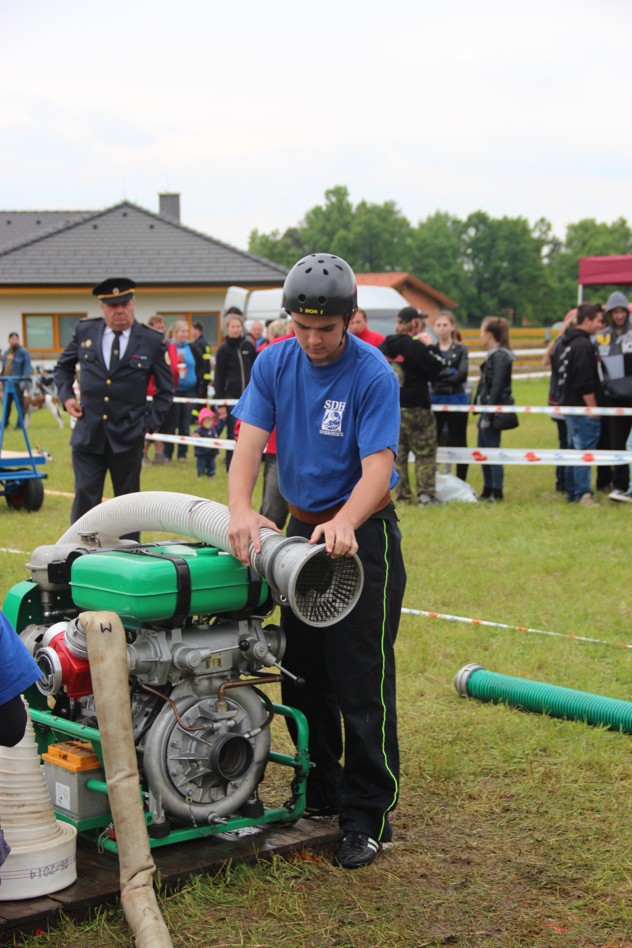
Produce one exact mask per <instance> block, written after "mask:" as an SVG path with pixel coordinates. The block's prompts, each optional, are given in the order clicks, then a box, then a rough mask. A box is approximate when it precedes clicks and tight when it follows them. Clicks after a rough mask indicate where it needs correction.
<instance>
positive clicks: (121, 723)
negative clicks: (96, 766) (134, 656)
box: [79, 612, 173, 948]
mask: <svg viewBox="0 0 632 948" xmlns="http://www.w3.org/2000/svg"><path fill="white" fill-rule="evenodd" d="M79 621H80V622H81V624H82V626H83V627H84V629H85V632H86V639H87V643H88V658H89V661H90V671H91V673H92V685H93V691H94V699H95V704H96V711H97V716H98V719H99V730H100V732H101V746H102V749H103V764H104V768H105V776H106V781H107V787H108V799H109V802H110V812H111V813H112V819H113V821H114V828H115V830H116V841H117V845H118V849H119V871H120V879H121V905H122V907H123V911H124V912H125V917H126V919H127V922H128V925H129V927H130V928H131V930H132V935H133V936H134V940H135V944H136V946H137V948H171V946H172V944H173V943H172V941H171V937H170V935H169V931H168V930H167V926H166V925H165V923H164V921H163V919H162V915H161V914H160V909H159V908H158V903H157V901H156V894H155V892H154V889H153V885H152V880H153V877H154V873H155V871H156V866H155V864H154V860H153V858H152V855H151V849H150V847H149V839H148V836H147V827H146V825H145V818H144V815H143V807H142V802H141V796H140V778H139V775H138V764H137V762H136V750H135V747H134V737H133V731H132V713H131V708H130V701H129V692H128V682H127V676H128V668H127V649H126V645H125V631H124V629H123V625H122V624H121V620H120V619H119V617H118V616H117V614H116V613H115V612H84V613H82V614H81V615H80V616H79Z"/></svg>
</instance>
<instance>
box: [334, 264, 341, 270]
mask: <svg viewBox="0 0 632 948" xmlns="http://www.w3.org/2000/svg"><path fill="white" fill-rule="evenodd" d="M334 266H336V267H338V269H339V270H342V267H341V266H340V264H339V263H336V264H334Z"/></svg>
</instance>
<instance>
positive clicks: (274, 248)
mask: <svg viewBox="0 0 632 948" xmlns="http://www.w3.org/2000/svg"><path fill="white" fill-rule="evenodd" d="M248 250H249V251H250V253H256V254H257V255H258V256H259V257H265V259H266V260H272V262H273V263H279V264H281V266H283V267H287V268H288V269H289V268H290V267H291V266H293V265H294V264H295V263H296V261H297V260H298V259H299V257H302V256H303V255H304V254H305V252H306V251H305V249H304V247H303V244H302V242H301V233H300V230H299V229H298V227H290V228H288V230H286V231H285V233H284V234H280V233H279V231H278V230H273V231H271V232H270V233H269V234H262V233H260V232H259V231H258V230H253V231H251V232H250V238H249V240H248Z"/></svg>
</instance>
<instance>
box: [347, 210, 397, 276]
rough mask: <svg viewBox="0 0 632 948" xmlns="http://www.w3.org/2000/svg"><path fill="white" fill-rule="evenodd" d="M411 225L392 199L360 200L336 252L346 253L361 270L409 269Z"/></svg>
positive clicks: (359, 270) (354, 266) (358, 270)
mask: <svg viewBox="0 0 632 948" xmlns="http://www.w3.org/2000/svg"><path fill="white" fill-rule="evenodd" d="M411 234H412V227H411V225H410V221H409V220H408V219H407V218H406V217H404V215H403V214H402V213H401V211H400V210H399V209H398V208H397V205H396V204H395V203H394V202H393V201H385V202H384V204H369V203H368V202H367V201H360V203H359V204H358V205H357V207H356V208H355V210H354V213H353V219H352V222H351V227H350V228H349V230H348V231H347V232H346V233H340V235H339V238H338V241H337V243H336V245H335V253H339V254H340V256H341V257H344V258H345V260H347V261H348V262H349V263H350V264H351V266H352V267H353V268H354V270H356V271H357V272H358V273H380V272H382V271H385V270H402V269H406V268H407V265H408V259H409V257H410V243H411Z"/></svg>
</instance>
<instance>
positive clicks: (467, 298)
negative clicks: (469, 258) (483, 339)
mask: <svg viewBox="0 0 632 948" xmlns="http://www.w3.org/2000/svg"><path fill="white" fill-rule="evenodd" d="M465 251H466V244H465V224H464V223H463V221H462V220H459V218H458V217H453V216H452V215H450V214H446V213H444V212H443V211H437V212H436V213H434V214H431V215H430V216H429V217H427V218H426V219H425V220H423V221H419V223H418V224H417V227H416V228H415V230H414V231H413V234H412V244H411V252H410V258H409V263H408V266H407V268H406V269H407V270H408V271H409V272H410V273H412V274H413V275H414V276H416V277H418V278H419V279H420V280H423V281H424V282H425V283H429V284H430V285H431V286H433V287H435V288H436V289H438V290H441V292H443V293H445V294H446V296H451V297H452V299H453V300H455V301H456V302H457V303H458V310H457V312H456V315H457V317H458V319H459V322H461V323H463V324H464V325H465V324H466V323H467V321H468V314H469V312H470V310H471V307H472V302H473V298H474V294H473V290H472V285H471V283H470V280H469V278H468V273H467V270H466V253H465Z"/></svg>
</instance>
